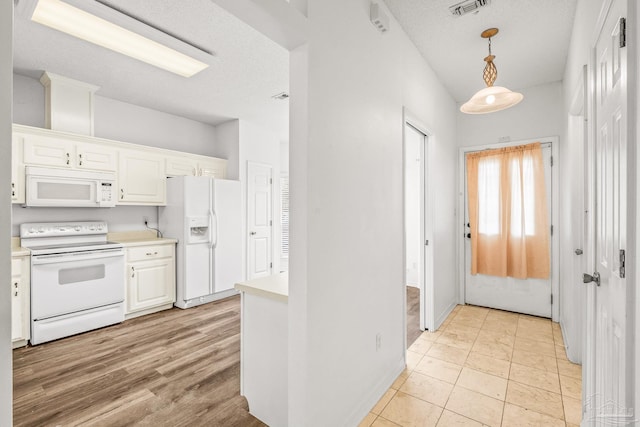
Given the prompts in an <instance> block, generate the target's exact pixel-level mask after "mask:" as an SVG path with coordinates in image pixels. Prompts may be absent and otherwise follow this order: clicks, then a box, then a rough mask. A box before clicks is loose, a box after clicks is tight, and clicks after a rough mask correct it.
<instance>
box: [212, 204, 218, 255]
mask: <svg viewBox="0 0 640 427" xmlns="http://www.w3.org/2000/svg"><path fill="white" fill-rule="evenodd" d="M213 217H214V218H215V219H216V220H215V225H216V240H215V241H214V242H213V244H212V247H213V249H216V248H217V247H218V214H217V213H216V211H213Z"/></svg>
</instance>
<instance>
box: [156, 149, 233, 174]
mask: <svg viewBox="0 0 640 427" xmlns="http://www.w3.org/2000/svg"><path fill="white" fill-rule="evenodd" d="M226 175H227V161H226V160H224V159H217V158H215V157H205V156H198V155H195V154H192V155H180V156H168V157H167V176H208V177H212V178H219V179H224V178H226Z"/></svg>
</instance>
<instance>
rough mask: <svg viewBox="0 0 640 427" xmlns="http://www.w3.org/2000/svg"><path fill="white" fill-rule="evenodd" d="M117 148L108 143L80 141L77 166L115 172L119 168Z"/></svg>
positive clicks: (77, 149)
mask: <svg viewBox="0 0 640 427" xmlns="http://www.w3.org/2000/svg"><path fill="white" fill-rule="evenodd" d="M117 159H118V154H117V150H116V149H115V148H113V147H111V146H109V145H106V144H104V145H103V144H92V143H89V142H79V143H78V144H77V145H76V167H77V168H78V169H91V170H100V171H109V172H115V171H116V169H117V166H118V165H117Z"/></svg>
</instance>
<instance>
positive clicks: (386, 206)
mask: <svg viewBox="0 0 640 427" xmlns="http://www.w3.org/2000/svg"><path fill="white" fill-rule="evenodd" d="M369 5H370V3H369V1H354V2H343V1H340V0H311V1H309V7H308V17H309V44H308V47H307V48H300V49H299V50H296V51H294V52H293V53H292V56H291V74H290V75H291V83H290V87H291V106H290V111H291V129H292V131H291V135H290V136H291V138H290V145H291V148H290V155H291V165H290V179H291V209H292V213H291V227H292V228H291V237H292V238H291V255H290V267H291V268H290V280H289V283H290V290H289V291H290V297H289V305H290V309H289V315H290V329H289V333H290V341H289V348H290V353H289V360H292V361H294V362H293V363H292V364H291V365H290V367H289V424H290V425H300V426H302V425H304V426H327V425H331V426H340V425H356V424H358V422H359V421H360V420H361V419H362V417H364V415H365V414H366V413H367V411H369V410H370V409H371V407H372V406H373V405H374V404H375V402H376V401H377V399H378V398H379V397H380V396H381V395H382V393H384V391H385V390H386V389H387V387H388V386H389V385H390V384H391V382H392V381H393V380H394V379H395V377H396V376H397V374H398V373H399V372H400V371H401V370H402V368H403V366H404V352H405V349H404V335H405V331H404V328H403V326H404V317H405V313H404V312H403V300H404V298H405V293H404V283H403V272H404V260H403V251H404V247H403V222H404V213H403V205H404V202H403V193H404V191H403V152H402V145H403V142H402V133H403V126H404V123H403V107H406V108H408V109H409V110H410V111H412V113H413V115H415V116H417V117H418V118H419V119H420V120H421V121H422V122H423V123H425V125H427V126H429V128H430V131H431V132H432V133H433V135H434V138H433V154H434V158H435V159H437V162H438V163H435V162H434V164H432V165H430V168H431V173H434V174H439V176H438V179H439V182H442V183H443V186H442V187H443V188H442V191H438V192H436V193H435V195H434V205H435V206H436V209H437V212H436V215H435V217H436V230H437V231H436V232H435V238H434V240H435V241H434V244H435V245H440V247H439V248H438V249H436V252H438V251H439V250H440V249H442V254H441V259H440V260H441V261H442V262H440V263H439V264H438V269H439V272H436V275H438V274H441V275H442V277H443V278H444V280H443V282H442V284H441V285H442V286H443V287H445V288H447V289H445V291H444V292H442V294H441V295H442V298H443V301H444V300H445V297H444V296H445V294H447V293H448V294H450V295H449V300H450V301H451V303H454V301H455V293H456V289H455V277H454V275H455V265H454V264H455V245H454V244H452V243H450V242H451V241H452V240H453V239H452V236H453V233H454V229H453V224H454V223H455V169H456V162H455V159H456V156H455V154H456V150H457V147H456V138H455V108H456V106H455V103H454V102H453V100H452V99H451V98H450V97H449V95H448V94H447V93H446V91H445V90H444V88H443V87H442V86H441V85H440V83H439V82H438V80H437V79H436V78H435V76H434V74H433V72H432V71H431V70H430V68H429V67H428V65H427V64H426V63H425V62H424V60H423V59H422V57H421V56H420V55H419V53H418V52H417V51H416V49H415V47H414V46H413V45H412V44H411V42H410V41H409V39H408V38H407V36H406V35H405V34H404V33H403V32H402V30H401V29H400V26H399V25H398V24H397V22H395V21H393V20H392V22H391V28H392V30H391V31H390V32H388V33H386V34H384V35H382V34H380V33H379V32H378V31H377V30H376V28H375V27H374V26H373V25H372V24H371V23H370V21H369ZM381 6H383V7H384V5H383V4H381ZM389 15H390V14H389ZM327 28H331V31H327ZM307 69H308V73H307V72H306V71H307ZM378 333H379V334H380V335H381V337H382V345H381V348H380V349H379V350H378V351H376V346H375V343H376V334H378Z"/></svg>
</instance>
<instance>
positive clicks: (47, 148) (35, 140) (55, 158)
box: [16, 134, 75, 168]
mask: <svg viewBox="0 0 640 427" xmlns="http://www.w3.org/2000/svg"><path fill="white" fill-rule="evenodd" d="M16 136H17V137H18V138H19V139H21V140H22V148H23V154H24V163H25V164H27V165H40V166H54V167H60V168H72V167H73V166H74V163H73V162H74V160H75V143H74V141H70V140H67V139H62V138H56V137H48V136H42V135H20V134H18V135H16Z"/></svg>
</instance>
